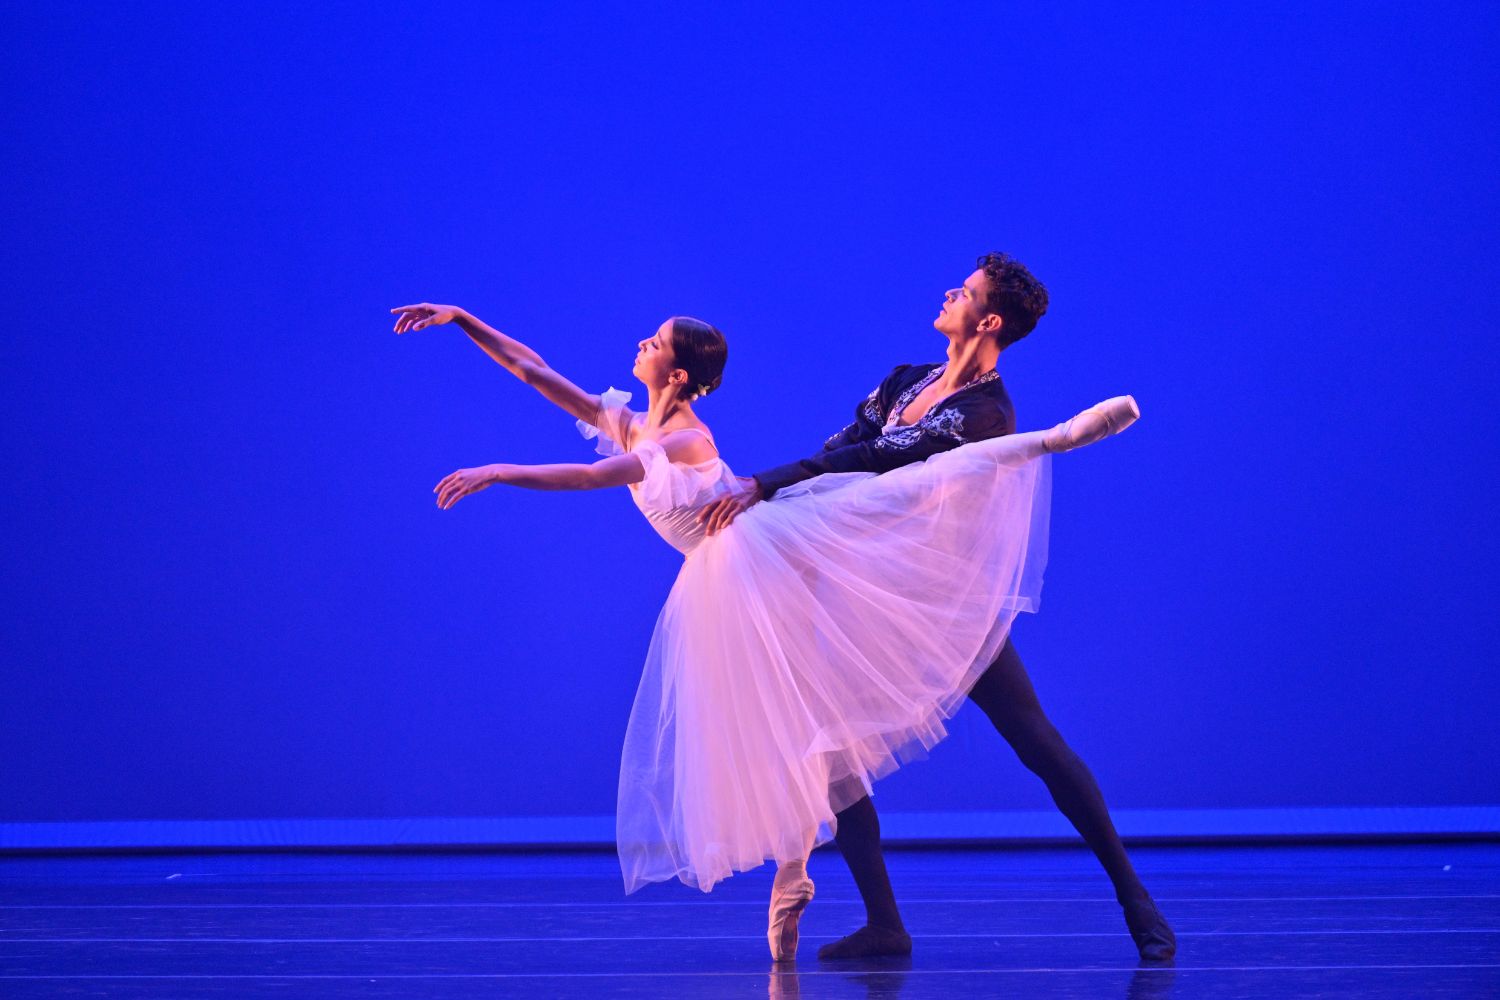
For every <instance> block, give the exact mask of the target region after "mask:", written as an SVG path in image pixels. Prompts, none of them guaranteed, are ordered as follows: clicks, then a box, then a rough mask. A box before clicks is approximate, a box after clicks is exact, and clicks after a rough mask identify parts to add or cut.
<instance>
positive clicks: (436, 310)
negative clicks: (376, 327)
mask: <svg viewBox="0 0 1500 1000" xmlns="http://www.w3.org/2000/svg"><path fill="white" fill-rule="evenodd" d="M391 312H393V313H400V314H401V315H399V316H397V317H396V326H395V328H394V329H395V331H396V332H397V333H405V332H407V331H408V330H420V329H422V327H424V326H442V325H443V324H444V323H451V322H453V321H454V320H455V319H457V318H458V317H459V315H460V314H461V313H462V312H463V310H462V309H460V308H459V307H458V306H440V305H434V304H433V303H431V302H418V303H416V304H415V305H409V306H397V307H396V308H394V309H392V310H391Z"/></svg>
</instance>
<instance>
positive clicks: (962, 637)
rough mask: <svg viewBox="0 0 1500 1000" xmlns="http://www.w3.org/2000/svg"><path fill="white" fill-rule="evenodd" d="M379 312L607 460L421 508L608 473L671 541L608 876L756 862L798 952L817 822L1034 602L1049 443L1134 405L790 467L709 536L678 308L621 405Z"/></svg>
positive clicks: (1129, 411) (712, 332) (708, 355)
mask: <svg viewBox="0 0 1500 1000" xmlns="http://www.w3.org/2000/svg"><path fill="white" fill-rule="evenodd" d="M391 312H393V313H398V314H399V315H398V317H397V320H396V325H395V330H396V332H397V333H404V332H407V331H410V330H419V329H423V328H425V327H429V326H436V325H440V324H444V323H449V322H454V323H457V324H458V325H459V326H460V327H461V328H462V329H463V330H464V332H465V333H467V334H468V335H469V336H470V338H471V339H473V340H474V341H475V343H476V344H478V345H479V346H480V347H481V348H482V349H484V351H485V352H486V353H487V354H489V355H490V356H491V357H492V358H494V359H495V361H497V362H499V363H500V364H501V365H502V366H504V367H505V368H506V369H507V370H509V371H510V372H511V373H512V374H514V375H516V376H517V377H518V378H520V379H521V380H522V381H524V382H526V383H527V384H528V385H531V386H533V387H535V388H536V389H537V390H538V391H539V392H541V394H542V395H543V396H545V397H546V398H547V399H548V400H550V401H551V402H553V403H555V404H557V405H558V406H559V407H561V408H562V409H564V410H566V411H568V412H569V413H571V414H573V415H574V416H575V417H577V418H578V426H579V430H580V431H581V432H582V433H583V434H584V436H585V437H587V438H594V437H597V438H598V443H597V450H598V452H599V453H600V454H602V455H604V456H606V457H605V458H604V459H603V460H602V461H598V462H594V463H592V464H589V465H584V464H565V465H535V466H521V465H506V464H499V465H486V466H481V467H478V468H472V469H459V470H458V471H456V472H453V473H451V474H450V475H448V476H446V477H444V478H443V480H442V481H441V482H439V483H438V484H437V486H436V487H434V492H435V493H437V494H438V497H437V503H438V506H439V507H440V508H442V509H445V510H446V509H448V508H450V507H452V506H453V504H455V503H457V502H458V501H459V500H460V499H462V498H463V497H465V496H468V495H469V494H471V493H476V492H478V491H480V490H482V489H486V488H488V487H489V486H493V485H495V484H497V483H498V484H506V485H511V486H522V487H527V488H531V489H571V490H582V489H598V488H603V487H608V486H628V487H629V488H630V491H631V495H632V498H633V499H634V501H635V503H636V506H637V507H638V508H639V509H640V510H641V512H642V513H643V514H644V515H645V516H646V518H647V520H649V521H650V522H651V524H652V526H653V527H654V528H655V529H656V530H657V532H658V533H659V534H661V536H662V537H663V538H664V539H665V540H666V541H667V542H668V543H670V544H671V545H673V546H674V547H676V548H677V549H678V550H679V551H681V552H682V553H683V555H684V561H683V566H682V569H681V571H680V572H679V573H678V576H677V580H676V582H675V583H674V584H673V586H672V589H671V592H670V594H669V595H668V597H667V600H666V604H665V606H664V608H663V610H662V613H661V615H660V617H659V618H658V621H657V625H656V629H655V632H654V634H653V635H652V638H651V642H650V647H649V651H648V654H647V659H646V665H645V669H644V671H643V674H642V678H641V683H640V687H639V689H638V691H637V694H636V698H635V703H634V706H633V708H632V710H631V714H630V721H629V724H628V726H627V729H626V736H625V745H624V750H623V752H622V755H621V763H620V784H619V797H618V802H617V810H616V840H617V846H618V850H619V856H620V864H621V871H622V873H623V875H624V879H625V891H626V893H627V894H629V893H631V892H634V891H635V890H636V889H638V888H640V887H641V886H642V885H644V884H645V883H647V882H657V881H663V880H666V879H669V878H673V877H676V878H678V879H680V880H681V881H682V882H684V883H685V884H687V885H692V886H695V887H697V888H700V889H702V890H703V891H705V892H707V891H709V890H711V889H712V888H713V886H714V885H715V884H716V883H717V882H719V881H720V880H721V879H723V878H726V877H728V876H729V875H731V874H733V873H734V872H735V871H748V870H750V869H752V868H756V867H758V866H759V865H761V864H762V863H764V861H766V860H767V859H772V858H774V859H775V860H776V862H777V865H778V868H777V873H776V878H775V880H774V883H773V887H772V893H771V904H770V908H769V911H768V915H767V916H768V928H767V940H768V943H769V945H770V949H771V954H772V957H773V958H774V959H776V960H778V961H783V960H787V959H790V958H792V957H794V956H795V954H796V949H797V926H798V921H799V919H800V916H801V913H802V911H803V910H804V909H805V908H806V906H807V904H808V903H809V902H810V901H811V899H812V896H813V888H814V887H813V882H812V880H811V879H810V878H808V876H807V873H806V861H807V858H808V856H809V854H810V852H811V850H812V848H813V847H815V846H816V845H817V844H819V843H822V842H824V841H826V840H829V839H831V838H832V835H833V824H834V815H835V814H836V813H837V812H839V811H840V810H841V809H843V808H845V807H846V806H848V805H850V804H852V803H854V802H856V801H858V800H859V799H861V798H863V797H864V796H865V795H867V794H869V791H870V785H871V783H872V782H873V781H875V780H876V779H878V778H880V777H882V776H884V775H885V774H888V773H889V772H890V771H892V770H894V769H895V768H896V767H897V766H898V765H899V762H900V761H902V760H909V759H911V758H912V757H914V756H920V755H921V754H923V752H924V751H925V750H927V749H930V748H931V747H932V746H933V745H934V744H936V743H937V742H938V741H939V740H941V739H942V738H943V737H944V736H946V735H947V730H946V728H945V726H944V722H945V720H946V719H948V718H951V717H952V715H953V714H954V713H955V712H956V711H957V709H958V707H959V706H960V705H961V704H962V702H963V701H964V699H965V697H966V695H967V692H968V689H969V688H970V687H971V686H972V685H973V683H974V682H975V681H976V680H977V678H978V676H979V674H980V673H981V672H982V671H983V670H984V669H985V667H986V666H988V664H989V663H990V662H991V661H992V660H993V659H994V658H995V655H996V654H997V653H998V651H999V649H1000V648H1001V646H1003V645H1004V643H1005V639H1006V636H1007V635H1008V633H1009V630H1010V625H1011V623H1012V621H1013V620H1014V618H1015V616H1016V614H1017V613H1019V612H1021V611H1035V610H1036V609H1037V605H1038V599H1039V594H1040V589H1041V573H1042V569H1043V567H1044V564H1045V561H1046V537H1047V521H1048V504H1049V483H1050V475H1049V473H1050V465H1049V456H1050V455H1051V454H1052V453H1054V452H1061V451H1067V450H1070V449H1073V448H1077V447H1081V446H1083V445H1086V444H1089V443H1092V442H1094V441H1097V440H1099V439H1101V438H1103V437H1105V436H1106V435H1108V434H1113V433H1117V432H1119V431H1120V430H1123V429H1124V428H1125V427H1127V426H1128V425H1129V424H1130V423H1132V422H1133V421H1134V420H1135V419H1136V418H1137V417H1138V416H1139V410H1138V409H1137V408H1136V406H1135V402H1134V400H1133V399H1131V397H1129V396H1119V397H1115V398H1114V399H1110V400H1106V401H1104V402H1103V403H1100V404H1098V405H1096V406H1093V407H1090V408H1089V409H1087V410H1085V411H1083V412H1082V413H1080V414H1078V415H1077V416H1075V417H1073V418H1072V419H1071V420H1068V421H1066V422H1064V423H1061V424H1058V425H1057V426H1056V427H1053V428H1052V429H1051V430H1048V431H1032V432H1027V433H1018V434H1009V435H1005V436H1002V437H996V438H992V439H988V440H983V441H977V442H973V443H969V444H964V445H961V446H959V447H956V448H954V449H952V450H950V451H946V452H942V453H940V454H937V455H934V456H932V457H931V458H929V459H927V460H926V461H925V462H921V463H914V464H912V465H908V466H903V467H901V468H899V469H896V470H894V471H891V472H887V473H884V474H882V475H879V476H877V475H876V474H875V473H872V472H846V473H828V474H824V475H821V476H818V477H816V478H813V479H808V480H805V481H803V482H800V483H797V484H795V485H794V486H789V487H786V488H784V489H782V490H779V491H777V493H776V495H775V496H774V497H772V498H771V499H770V500H767V501H764V502H762V503H759V504H756V505H755V506H754V507H752V508H751V509H749V510H748V511H746V512H745V513H744V514H741V515H740V516H739V517H738V518H737V519H736V520H735V521H734V522H733V524H732V525H731V526H730V528H729V529H724V530H721V531H719V532H718V533H716V534H713V535H708V534H706V532H705V530H704V526H703V525H702V524H701V523H700V522H699V519H698V517H697V514H698V512H699V511H701V510H702V509H703V508H704V507H705V506H706V505H708V504H710V503H713V502H714V501H716V500H717V499H719V498H721V497H723V496H725V495H728V494H732V493H735V492H737V491H741V490H743V489H744V486H743V485H742V484H741V483H740V482H739V480H738V479H737V478H736V477H735V476H734V474H733V473H732V472H731V471H730V469H729V466H728V465H727V464H726V463H725V462H724V461H723V459H722V458H721V457H720V456H719V453H718V449H717V448H716V447H715V445H714V443H713V436H712V434H711V433H710V432H709V430H708V428H707V426H706V425H705V424H703V422H702V421H701V420H699V419H698V418H697V416H696V415H695V414H694V413H693V409H692V404H693V402H694V401H695V400H697V399H698V398H700V397H701V396H703V395H706V394H707V393H709V392H712V391H713V390H714V389H715V388H717V387H718V385H719V383H720V381H721V379H722V373H723V368H724V363H725V360H726V357H727V345H726V344H725V341H724V338H723V336H722V335H721V334H720V333H719V331H718V330H716V329H715V328H714V327H712V326H710V325H708V324H707V323H703V322H701V321H699V320H695V319H691V318H688V317H674V318H672V319H669V320H667V321H666V322H664V323H663V324H661V326H660V327H659V328H658V329H657V330H656V331H655V332H654V333H652V334H651V335H650V336H649V337H646V338H644V339H642V340H641V341H640V342H639V343H638V345H637V350H638V353H637V355H636V360H635V365H634V368H633V370H632V374H633V375H634V376H635V377H636V378H637V379H639V380H640V381H641V382H642V383H643V384H644V385H645V386H646V390H647V407H646V409H645V411H644V412H634V411H632V410H630V409H628V408H627V407H626V405H625V404H626V402H628V401H629V400H630V398H631V396H630V394H629V393H626V392H622V391H620V390H617V389H614V388H613V387H611V388H610V389H609V390H607V391H606V392H604V393H602V394H600V395H597V396H596V395H593V394H590V393H586V392H584V391H583V390H582V389H580V388H578V387H577V386H576V385H574V384H573V383H572V382H570V381H568V380H567V379H566V378H564V377H563V376H561V375H560V374H558V373H557V372H555V371H554V370H553V369H551V368H550V367H549V366H548V365H547V364H546V362H544V361H543V360H542V358H541V357H540V355H538V354H537V353H536V352H535V351H533V350H532V349H531V348H529V347H527V346H525V345H524V344H521V343H520V342H518V341H516V340H514V339H513V338H511V337H507V336H505V335H504V334H502V333H499V332H498V331H496V330H494V329H492V328H491V327H488V326H486V325H485V324H483V323H481V322H480V321H479V320H478V319H476V318H474V317H473V316H471V315H470V314H468V313H466V312H464V311H463V310H461V309H459V308H457V307H455V306H446V305H434V304H431V303H419V304H414V305H408V306H399V307H397V308H395V309H392V310H391ZM731 529H732V530H731Z"/></svg>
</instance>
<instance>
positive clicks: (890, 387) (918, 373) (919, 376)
mask: <svg viewBox="0 0 1500 1000" xmlns="http://www.w3.org/2000/svg"><path fill="white" fill-rule="evenodd" d="M947 367H948V362H946V361H944V362H941V363H937V364H922V365H897V366H896V367H895V369H894V370H893V371H892V372H891V373H890V374H889V375H887V376H886V377H885V379H884V380H883V381H882V382H881V383H880V385H878V386H876V387H875V391H874V392H872V393H870V395H869V397H868V398H867V399H865V400H864V401H863V402H861V403H860V404H859V406H858V407H856V408H855V411H854V422H853V423H852V424H850V425H849V426H848V427H845V428H844V429H843V430H841V431H839V432H838V433H837V434H835V435H833V437H831V438H829V439H828V440H827V441H825V442H824V443H823V450H822V451H820V452H819V453H818V454H816V455H813V456H812V457H810V458H804V459H801V460H800V461H796V462H791V463H788V464H787V465H781V466H777V467H776V468H774V469H768V470H767V471H765V472H757V473H756V474H755V475H754V477H753V478H754V479H755V481H756V482H758V483H759V484H760V489H761V495H762V496H763V497H764V498H766V499H770V498H771V497H772V496H773V495H775V493H776V491H777V490H779V489H781V488H782V487H783V486H790V485H791V484H792V483H800V482H801V481H802V480H804V479H811V478H813V477H814V476H821V475H822V474H823V473H825V472H889V471H890V470H891V469H894V468H897V467H899V466H902V465H907V464H909V463H911V462H921V461H925V460H926V459H928V458H930V457H931V456H933V455H936V454H937V453H938V452H941V451H947V450H948V449H950V448H957V447H958V446H959V445H961V444H967V443H968V442H970V441H982V440H984V439H985V438H992V437H999V436H1000V435H1002V434H1011V433H1014V431H1015V429H1016V415H1015V408H1014V407H1013V406H1012V405H1011V402H1010V396H1009V395H1007V394H1006V392H1005V385H1004V383H1002V382H1001V381H1000V374H999V373H998V372H996V371H995V370H994V369H990V370H989V371H987V372H985V373H984V374H983V375H980V376H979V377H978V378H976V379H975V380H974V381H973V382H970V383H969V384H968V385H966V386H964V387H963V388H962V389H959V390H958V391H957V392H955V393H953V394H952V395H950V396H948V397H947V398H946V399H942V400H939V401H938V402H937V404H936V405H934V406H933V407H932V408H931V409H929V410H928V411H927V412H926V413H925V414H923V416H922V419H921V420H918V421H917V422H916V423H914V424H911V425H909V426H903V425H901V424H898V423H896V420H897V418H899V417H900V415H901V411H902V410H904V409H905V408H906V404H908V403H910V402H911V401H912V400H913V399H915V398H916V397H917V394H918V393H920V392H921V391H922V390H923V389H925V388H927V386H928V385H930V384H931V383H932V382H933V381H934V380H936V379H938V378H940V377H941V376H942V374H943V372H944V371H945V370H946V369H947Z"/></svg>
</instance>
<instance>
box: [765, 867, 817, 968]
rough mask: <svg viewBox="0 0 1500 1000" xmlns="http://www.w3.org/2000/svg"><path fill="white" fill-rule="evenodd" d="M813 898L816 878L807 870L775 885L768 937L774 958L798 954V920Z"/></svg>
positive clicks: (790, 957)
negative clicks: (782, 883)
mask: <svg viewBox="0 0 1500 1000" xmlns="http://www.w3.org/2000/svg"><path fill="white" fill-rule="evenodd" d="M812 898H813V880H812V879H810V878H808V877H807V875H806V874H803V875H801V876H800V877H798V878H794V879H791V880H789V881H788V882H787V884H786V885H773V886H772V887H771V909H770V911H769V913H768V916H769V918H770V920H769V926H768V927H767V929H766V940H767V941H768V942H770V945H771V958H772V960H774V961H777V962H790V961H791V960H792V959H794V958H796V957H797V922H798V921H799V920H801V919H802V911H803V910H805V909H807V904H808V903H811V902H812Z"/></svg>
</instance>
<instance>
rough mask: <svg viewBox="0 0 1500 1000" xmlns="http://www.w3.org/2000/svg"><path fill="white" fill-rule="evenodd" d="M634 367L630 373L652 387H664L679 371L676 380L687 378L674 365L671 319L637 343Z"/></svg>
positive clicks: (684, 372) (683, 372) (685, 374)
mask: <svg viewBox="0 0 1500 1000" xmlns="http://www.w3.org/2000/svg"><path fill="white" fill-rule="evenodd" d="M637 347H638V351H637V353H636V356H635V367H634V368H632V369H631V373H632V374H633V375H635V377H636V378H638V379H640V380H641V381H642V382H644V383H646V385H647V386H649V387H651V388H653V389H664V388H666V386H667V385H668V384H669V383H670V382H672V374H673V373H674V372H681V374H680V375H679V376H678V381H679V382H680V381H682V380H684V379H686V378H687V372H686V371H682V370H681V369H679V368H677V367H676V358H675V356H674V355H673V353H672V321H671V320H667V321H666V322H665V323H663V324H662V325H661V326H659V327H657V328H656V332H655V333H653V334H652V335H651V336H649V337H646V338H644V339H643V340H641V342H640V343H639V344H638V345H637Z"/></svg>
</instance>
